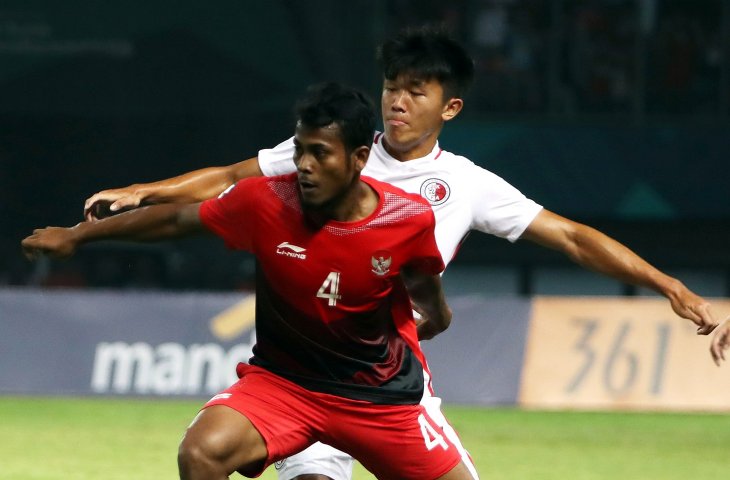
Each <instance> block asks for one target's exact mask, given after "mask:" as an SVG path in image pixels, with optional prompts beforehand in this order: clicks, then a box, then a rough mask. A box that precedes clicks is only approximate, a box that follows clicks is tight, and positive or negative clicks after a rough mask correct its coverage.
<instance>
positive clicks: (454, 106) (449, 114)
mask: <svg viewBox="0 0 730 480" xmlns="http://www.w3.org/2000/svg"><path fill="white" fill-rule="evenodd" d="M462 108H464V100H462V99H460V98H456V97H453V98H450V99H449V100H448V101H447V102H446V103H445V104H444V109H443V111H442V112H441V118H443V120H444V122H448V121H449V120H451V119H452V118H454V117H456V116H457V115H458V114H459V112H461V109H462Z"/></svg>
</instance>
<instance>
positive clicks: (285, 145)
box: [258, 137, 297, 177]
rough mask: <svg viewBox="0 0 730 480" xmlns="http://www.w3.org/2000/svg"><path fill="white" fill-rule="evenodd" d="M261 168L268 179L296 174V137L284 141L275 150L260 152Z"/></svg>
mask: <svg viewBox="0 0 730 480" xmlns="http://www.w3.org/2000/svg"><path fill="white" fill-rule="evenodd" d="M258 160H259V167H260V168H261V171H262V172H263V174H264V175H265V176H267V177H274V176H277V175H286V174H287V173H294V172H296V170H297V169H296V167H295V166H294V137H291V138H289V139H287V140H284V141H283V142H281V143H280V144H279V145H277V146H275V147H274V148H265V149H263V150H259V156H258Z"/></svg>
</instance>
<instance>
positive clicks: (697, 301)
mask: <svg viewBox="0 0 730 480" xmlns="http://www.w3.org/2000/svg"><path fill="white" fill-rule="evenodd" d="M521 238H524V239H527V240H530V241H533V242H535V243H538V244H540V245H543V246H545V247H548V248H552V249H554V250H558V251H560V252H563V253H565V254H566V255H567V256H568V257H569V258H570V259H571V260H573V261H574V262H576V263H577V264H579V265H581V266H583V267H586V268H588V269H591V270H594V271H596V272H599V273H602V274H604V275H608V276H610V277H613V278H615V279H617V280H620V281H622V282H624V283H628V284H632V285H636V286H641V287H647V288H650V289H652V290H654V291H655V292H657V293H660V294H661V295H664V296H665V297H666V298H667V299H669V302H670V303H671V305H672V309H673V310H674V312H675V313H676V314H677V315H679V316H680V317H682V318H686V319H688V320H690V321H692V322H694V323H695V324H696V325H697V327H698V328H697V333H698V334H701V335H707V334H709V333H710V332H712V330H713V329H714V328H715V327H716V326H717V324H718V322H717V320H716V319H715V318H714V316H713V313H712V312H711V310H710V304H709V302H707V301H706V300H705V299H703V298H702V297H700V296H699V295H697V294H695V293H694V292H692V291H691V290H690V289H688V288H687V287H686V286H685V285H684V284H683V283H682V282H680V281H679V280H677V279H676V278H673V277H670V276H669V275H667V274H665V273H663V272H661V271H659V270H658V269H656V268H655V267H653V266H652V265H650V264H649V263H648V262H646V261H645V260H644V259H642V258H641V257H639V256H638V255H637V254H636V253H634V252H632V251H631V250H630V249H629V248H627V247H626V246H624V245H622V244H621V243H619V242H617V241H616V240H614V239H612V238H610V237H608V236H607V235H605V234H603V233H601V232H599V231H598V230H596V229H594V228H591V227H588V226H586V225H583V224H581V223H577V222H573V221H571V220H568V219H566V218H563V217H561V216H560V215H556V214H555V213H552V212H550V211H547V210H543V211H541V212H540V213H539V214H538V216H537V217H536V218H535V220H533V221H532V223H531V224H530V225H529V227H527V229H526V230H525V232H524V233H523V234H522V237H521Z"/></svg>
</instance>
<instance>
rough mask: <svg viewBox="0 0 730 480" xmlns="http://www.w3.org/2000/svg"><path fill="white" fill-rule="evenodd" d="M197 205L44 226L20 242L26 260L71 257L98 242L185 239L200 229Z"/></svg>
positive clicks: (161, 207)
mask: <svg viewBox="0 0 730 480" xmlns="http://www.w3.org/2000/svg"><path fill="white" fill-rule="evenodd" d="M199 208H200V205H199V204H170V205H153V206H150V207H145V208H140V209H137V210H134V211H131V212H125V213H122V214H119V215H116V216H113V217H109V218H105V219H103V220H99V221H97V222H81V223H79V224H77V225H75V226H73V227H68V228H61V227H46V228H40V229H37V230H34V231H33V234H32V235H30V236H28V237H26V238H24V239H23V240H22V242H21V246H22V247H23V253H24V254H25V256H26V257H27V258H28V259H29V260H35V259H36V258H37V257H38V256H39V255H42V254H47V255H50V256H52V257H57V258H65V257H70V256H71V255H73V254H74V253H75V252H76V249H77V248H78V247H79V246H81V245H83V244H85V243H89V242H93V241H98V240H128V241H138V242H139V241H154V240H162V239H165V238H175V237H180V236H184V235H187V234H190V233H193V232H196V231H200V230H202V229H203V227H202V224H201V222H200V217H199V215H198V210H199Z"/></svg>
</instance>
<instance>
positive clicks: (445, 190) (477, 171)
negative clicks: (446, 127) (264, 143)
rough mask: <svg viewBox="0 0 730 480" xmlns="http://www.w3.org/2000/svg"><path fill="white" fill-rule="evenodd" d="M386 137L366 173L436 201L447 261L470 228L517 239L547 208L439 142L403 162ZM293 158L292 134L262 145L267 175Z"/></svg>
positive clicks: (289, 168)
mask: <svg viewBox="0 0 730 480" xmlns="http://www.w3.org/2000/svg"><path fill="white" fill-rule="evenodd" d="M382 137H383V134H382V133H380V132H378V133H376V135H375V139H374V140H373V148H372V150H371V151H370V157H369V158H368V163H367V165H366V166H365V169H364V170H363V172H362V173H363V175H368V176H370V177H373V178H375V179H377V180H380V181H383V182H388V183H391V184H393V185H395V186H397V187H399V188H401V189H403V190H405V191H406V192H410V193H418V194H420V195H421V196H422V197H424V198H425V199H426V200H428V201H429V202H430V203H431V207H432V208H433V212H434V215H435V216H436V243H437V244H438V248H439V251H440V252H441V256H442V257H443V260H444V263H446V264H448V263H449V262H450V261H451V260H452V259H453V258H454V255H455V254H456V252H457V250H458V248H459V245H460V244H461V242H462V240H463V239H464V237H466V235H467V234H468V233H469V231H471V230H477V231H480V232H484V233H488V234H492V235H496V236H498V237H502V238H506V239H507V240H509V241H511V242H514V241H516V240H517V239H518V238H519V237H520V235H522V232H524V231H525V229H526V228H527V227H528V225H530V223H531V222H532V220H533V219H534V218H535V217H536V216H537V214H538V213H539V212H540V210H542V206H540V205H538V204H537V203H535V202H534V201H532V200H530V199H529V198H527V197H525V196H524V195H523V194H522V193H521V192H520V191H519V190H517V189H516V188H515V187H513V186H512V185H510V184H509V183H507V182H506V181H505V180H504V179H502V178H501V177H499V176H498V175H495V174H494V173H492V172H489V171H488V170H485V169H484V168H482V167H480V166H478V165H475V164H474V163H473V162H471V161H470V160H469V159H467V158H465V157H462V156H459V155H454V154H453V153H451V152H447V151H445V150H442V149H441V148H440V147H439V144H438V142H437V143H436V146H435V147H434V148H433V150H432V151H431V152H430V153H429V154H428V155H426V156H425V157H421V158H417V159H414V160H408V161H400V160H396V159H395V158H393V157H392V156H391V155H390V154H389V153H388V152H387V151H386V150H385V148H384V147H383V142H382ZM293 158H294V141H293V137H292V138H290V139H288V140H286V141H284V142H282V143H280V144H279V145H277V146H276V147H274V148H271V149H265V150H260V151H259V155H258V161H259V166H260V167H261V171H262V172H263V173H264V175H266V176H273V175H283V174H286V173H291V172H294V171H295V170H296V168H295V166H294V162H293Z"/></svg>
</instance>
